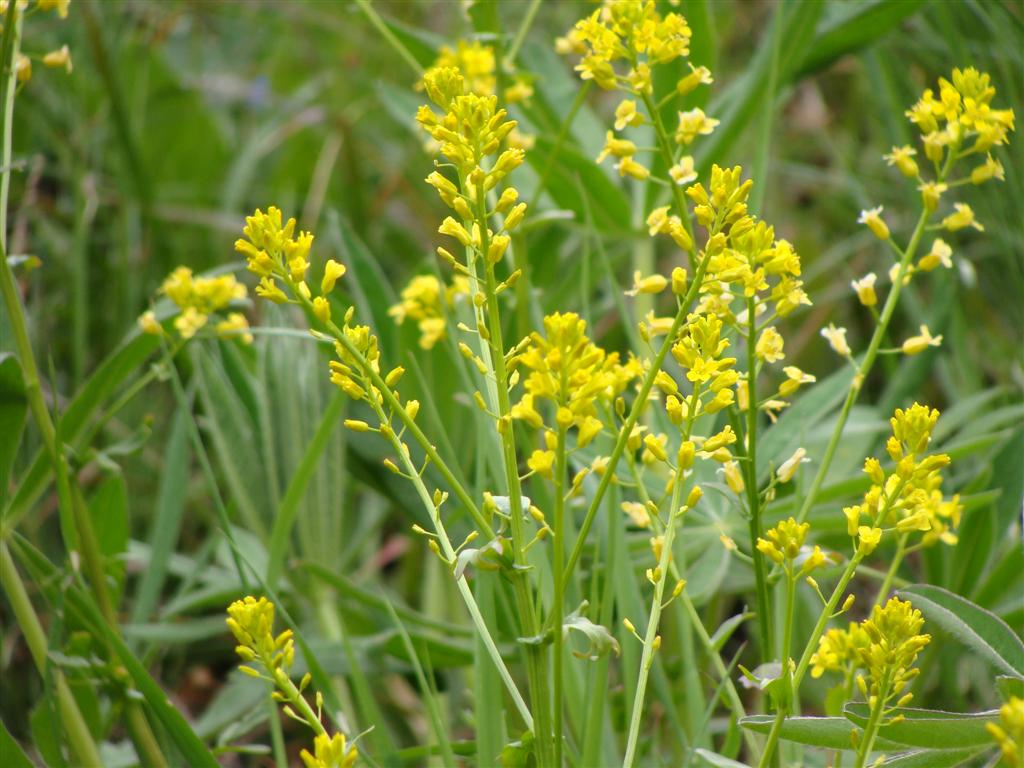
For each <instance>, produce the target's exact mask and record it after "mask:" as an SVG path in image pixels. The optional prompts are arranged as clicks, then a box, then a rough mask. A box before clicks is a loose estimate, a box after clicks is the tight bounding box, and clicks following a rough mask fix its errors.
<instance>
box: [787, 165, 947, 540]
mask: <svg viewBox="0 0 1024 768" xmlns="http://www.w3.org/2000/svg"><path fill="white" fill-rule="evenodd" d="M955 156H956V152H955V151H953V150H952V149H951V150H950V152H949V155H948V157H947V158H946V162H945V164H944V165H943V167H942V169H941V170H940V171H939V173H938V181H939V182H940V183H941V182H942V180H943V179H945V178H946V174H947V173H949V168H950V166H951V165H952V162H953V159H954V158H955ZM929 218H931V211H929V210H928V209H927V208H926V207H924V206H922V208H921V215H920V216H919V217H918V219H917V226H915V227H914V232H913V234H911V236H910V242H909V243H907V247H906V250H904V251H903V252H902V258H901V259H900V268H899V271H898V273H897V274H896V279H895V280H893V283H892V288H891V289H890V290H889V295H888V296H886V298H885V305H884V306H883V307H882V313H881V315H880V316H879V318H878V325H876V326H875V332H874V334H873V335H872V336H871V342H870V343H869V344H868V351H867V352H865V353H864V359H863V360H862V361H861V363H860V365H859V366H858V367H857V375H856V376H855V377H854V380H853V384H852V386H851V387H850V391H849V392H847V393H846V401H845V402H844V403H843V407H842V410H840V411H839V418H838V419H837V420H836V425H835V427H834V428H833V429H832V436H831V437H830V438H829V441H828V447H827V448H826V449H825V455H824V457H823V458H822V460H821V464H819V465H818V471H817V472H816V473H815V474H814V480H813V481H812V482H811V487H810V489H809V490H808V491H807V495H806V496H805V497H804V501H803V504H801V506H800V511H799V513H798V514H797V516H796V519H797V520H798V521H799V522H801V523H802V522H803V521H804V519H805V518H806V517H807V515H808V513H810V511H811V507H813V506H814V502H815V500H816V499H817V497H818V492H819V491H820V490H821V486H822V484H823V483H824V482H825V475H826V474H828V469H829V467H830V466H831V465H832V459H833V458H834V457H835V453H836V449H837V448H838V447H839V441H840V439H842V436H843V428H844V427H845V426H846V421H847V419H849V418H850V411H851V410H852V409H853V405H854V403H855V402H857V396H858V395H859V394H860V390H861V387H862V386H863V384H864V379H865V378H867V375H868V373H869V372H870V371H871V367H872V366H873V365H874V363H875V358H876V357H877V356H878V352H879V350H880V348H881V346H882V340H883V339H884V338H885V336H886V333H887V332H888V330H889V322H890V321H891V320H892V316H893V313H894V312H895V311H896V304H897V303H898V302H899V299H900V292H901V291H902V290H903V278H904V277H905V276H906V274H907V268H908V267H909V266H910V262H911V260H912V259H913V258H914V255H915V254H916V253H917V247H918V245H919V244H920V242H921V237H922V236H923V235H924V231H925V226H926V225H927V223H928V219H929Z"/></svg>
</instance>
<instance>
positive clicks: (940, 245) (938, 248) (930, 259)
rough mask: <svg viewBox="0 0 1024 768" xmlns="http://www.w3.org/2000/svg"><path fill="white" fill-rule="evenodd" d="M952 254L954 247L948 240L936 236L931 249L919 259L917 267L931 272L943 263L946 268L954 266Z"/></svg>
mask: <svg viewBox="0 0 1024 768" xmlns="http://www.w3.org/2000/svg"><path fill="white" fill-rule="evenodd" d="M952 255H953V249H952V248H950V247H949V245H948V244H947V243H946V241H944V240H942V239H940V238H936V239H935V241H934V242H933V243H932V248H931V250H930V251H928V253H926V254H925V255H924V256H922V257H921V258H920V259H919V260H918V262H917V268H918V269H921V270H924V271H925V272H930V271H931V270H933V269H935V268H936V267H937V266H939V265H940V264H941V265H942V266H944V267H945V268H946V269H949V268H950V267H952V266H953V260H952V259H951V258H950V257H951V256H952Z"/></svg>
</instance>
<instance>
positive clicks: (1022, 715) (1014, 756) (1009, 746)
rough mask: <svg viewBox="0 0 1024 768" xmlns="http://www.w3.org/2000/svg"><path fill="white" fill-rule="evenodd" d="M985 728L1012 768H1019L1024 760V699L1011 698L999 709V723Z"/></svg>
mask: <svg viewBox="0 0 1024 768" xmlns="http://www.w3.org/2000/svg"><path fill="white" fill-rule="evenodd" d="M985 728H986V729H987V730H988V732H989V733H990V734H992V738H993V739H995V742H996V744H998V745H999V750H1000V751H1001V752H1002V754H1003V760H1005V761H1006V764H1007V765H1008V766H1010V768H1019V766H1020V765H1021V764H1022V763H1021V761H1022V759H1024V699H1022V698H1020V697H1019V696H1011V697H1010V699H1009V701H1007V702H1006V703H1005V704H1003V706H1001V707H1000V708H999V723H998V725H997V724H996V723H988V724H986V725H985Z"/></svg>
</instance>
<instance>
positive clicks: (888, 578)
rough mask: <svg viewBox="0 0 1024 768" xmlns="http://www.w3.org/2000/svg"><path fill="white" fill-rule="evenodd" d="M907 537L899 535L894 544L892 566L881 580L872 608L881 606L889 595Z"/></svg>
mask: <svg viewBox="0 0 1024 768" xmlns="http://www.w3.org/2000/svg"><path fill="white" fill-rule="evenodd" d="M907 536H909V534H906V533H903V534H900V537H899V539H898V540H897V542H896V552H895V554H893V556H892V564H891V565H890V566H889V570H888V571H886V573H885V578H884V579H883V580H882V586H880V587H879V588H878V594H877V595H876V596H875V602H874V603H873V605H872V607H878V606H879V605H881V604H882V602H883V601H884V600H885V598H886V596H887V595H888V594H889V589H890V588H891V587H892V581H893V579H895V578H896V572H897V571H898V570H899V569H900V563H901V562H903V555H904V553H905V552H906V549H907Z"/></svg>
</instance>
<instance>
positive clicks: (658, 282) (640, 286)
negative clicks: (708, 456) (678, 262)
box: [626, 272, 668, 296]
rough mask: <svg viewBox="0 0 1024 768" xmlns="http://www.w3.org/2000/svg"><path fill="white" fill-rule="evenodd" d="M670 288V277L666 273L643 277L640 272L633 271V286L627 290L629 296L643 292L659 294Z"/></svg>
mask: <svg viewBox="0 0 1024 768" xmlns="http://www.w3.org/2000/svg"><path fill="white" fill-rule="evenodd" d="M666 288H668V279H667V278H666V277H665V276H664V275H648V276H647V277H643V276H642V274H641V273H640V272H634V273H633V287H632V289H630V290H628V291H626V295H627V296H636V295H638V294H641V293H646V294H658V293H661V292H662V291H664V290H665V289H666Z"/></svg>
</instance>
